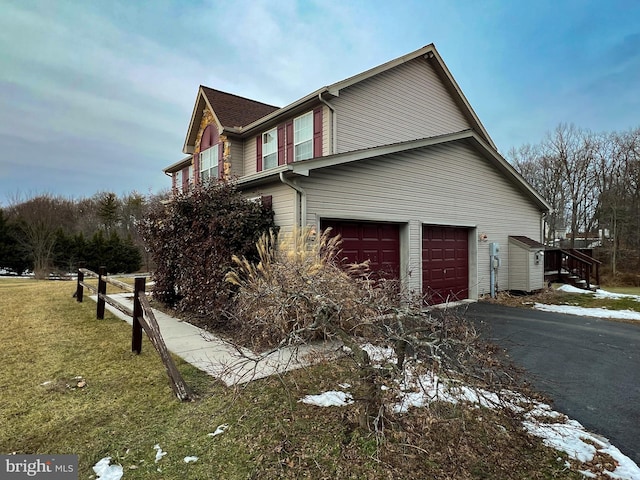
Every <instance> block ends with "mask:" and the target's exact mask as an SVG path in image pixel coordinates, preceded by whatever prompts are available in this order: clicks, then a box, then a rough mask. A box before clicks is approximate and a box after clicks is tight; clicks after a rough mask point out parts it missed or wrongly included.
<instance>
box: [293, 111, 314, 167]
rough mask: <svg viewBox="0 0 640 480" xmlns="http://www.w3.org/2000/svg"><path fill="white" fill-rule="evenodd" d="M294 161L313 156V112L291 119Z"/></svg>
mask: <svg viewBox="0 0 640 480" xmlns="http://www.w3.org/2000/svg"><path fill="white" fill-rule="evenodd" d="M293 149H294V157H293V158H294V161H296V162H297V161H298V160H305V159H307V158H311V157H313V112H309V113H305V114H304V115H302V116H301V117H298V118H296V119H294V120H293Z"/></svg>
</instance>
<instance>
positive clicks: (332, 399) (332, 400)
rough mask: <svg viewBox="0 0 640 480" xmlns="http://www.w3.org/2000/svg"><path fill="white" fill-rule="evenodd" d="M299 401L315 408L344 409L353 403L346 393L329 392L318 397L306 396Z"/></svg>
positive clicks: (349, 395)
mask: <svg viewBox="0 0 640 480" xmlns="http://www.w3.org/2000/svg"><path fill="white" fill-rule="evenodd" d="M300 401H301V402H302V403H306V404H308V405H315V406H317V407H344V406H345V405H350V404H352V403H353V397H352V396H351V394H350V393H348V392H341V391H329V392H324V393H321V394H319V395H307V396H306V397H304V398H303V399H301V400H300Z"/></svg>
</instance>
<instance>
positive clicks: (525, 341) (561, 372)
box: [467, 303, 640, 464]
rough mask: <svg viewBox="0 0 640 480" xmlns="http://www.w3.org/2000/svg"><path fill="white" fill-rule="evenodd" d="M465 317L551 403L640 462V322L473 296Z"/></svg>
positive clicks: (556, 408)
mask: <svg viewBox="0 0 640 480" xmlns="http://www.w3.org/2000/svg"><path fill="white" fill-rule="evenodd" d="M467 315H468V318H470V319H472V320H474V321H476V322H477V323H478V324H481V325H480V327H479V330H480V332H481V333H482V335H483V336H484V337H485V338H487V339H489V340H491V341H492V342H493V343H496V344H498V345H499V346H501V347H502V348H504V349H505V350H506V351H507V354H508V355H509V357H510V358H511V360H513V362H514V363H515V364H517V365H519V366H521V367H524V368H525V370H526V371H527V379H528V380H529V382H530V383H531V384H532V385H533V386H534V387H535V388H536V389H537V390H538V391H540V392H543V393H545V394H547V396H548V397H550V399H551V400H552V402H553V405H552V406H553V407H554V409H555V410H558V411H560V412H562V413H565V414H567V415H568V416H569V417H570V418H573V419H575V420H578V421H579V422H580V423H582V425H584V427H585V428H586V429H587V430H590V431H592V432H595V433H598V434H600V435H603V436H605V437H607V438H608V439H609V440H610V441H611V443H612V444H613V445H615V446H616V447H618V448H619V449H620V451H621V452H622V453H624V454H625V455H627V456H628V457H629V458H631V459H632V460H633V461H635V462H636V463H637V464H640V323H639V324H637V325H630V324H626V323H620V322H615V321H610V320H602V319H597V318H588V317H578V316H573V315H563V314H557V313H547V312H540V311H537V310H530V309H524V308H514V307H505V306H501V305H494V304H489V303H474V304H471V305H469V307H468V310H467Z"/></svg>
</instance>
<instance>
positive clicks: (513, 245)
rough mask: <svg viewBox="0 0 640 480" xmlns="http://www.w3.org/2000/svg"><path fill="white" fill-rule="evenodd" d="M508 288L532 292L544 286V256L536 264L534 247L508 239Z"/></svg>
mask: <svg viewBox="0 0 640 480" xmlns="http://www.w3.org/2000/svg"><path fill="white" fill-rule="evenodd" d="M508 247H509V288H510V289H511V290H522V291H524V292H532V291H534V290H540V289H542V288H544V285H545V282H544V257H542V258H541V259H540V262H539V263H538V264H537V265H536V263H535V254H536V251H537V250H536V249H530V248H529V247H525V246H522V245H521V244H519V243H518V242H515V241H512V240H509V243H508Z"/></svg>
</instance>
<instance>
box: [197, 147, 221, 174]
mask: <svg viewBox="0 0 640 480" xmlns="http://www.w3.org/2000/svg"><path fill="white" fill-rule="evenodd" d="M217 178H218V145H214V146H213V147H211V148H207V149H206V150H205V151H204V152H201V153H200V181H201V182H206V181H207V180H211V179H213V180H216V179H217Z"/></svg>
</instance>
